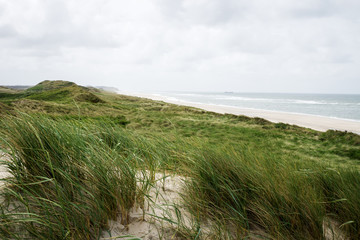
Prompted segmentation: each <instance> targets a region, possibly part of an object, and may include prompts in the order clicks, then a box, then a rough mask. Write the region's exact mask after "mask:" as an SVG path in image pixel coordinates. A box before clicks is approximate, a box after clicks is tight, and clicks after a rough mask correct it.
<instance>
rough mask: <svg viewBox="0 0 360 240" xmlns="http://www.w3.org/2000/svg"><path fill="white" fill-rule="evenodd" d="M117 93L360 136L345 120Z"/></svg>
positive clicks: (353, 123) (355, 124)
mask: <svg viewBox="0 0 360 240" xmlns="http://www.w3.org/2000/svg"><path fill="white" fill-rule="evenodd" d="M118 93H119V94H123V95H129V96H135V97H141V98H148V99H152V100H157V101H164V102H167V103H172V104H177V105H183V106H190V107H196V108H201V109H204V110H206V111H212V112H216V113H221V114H225V113H228V114H235V115H245V116H249V117H260V118H264V119H267V120H269V121H271V122H283V123H288V124H295V125H298V126H301V127H306V128H311V129H314V130H318V131H327V130H329V129H333V130H340V131H348V132H353V133H357V134H360V121H351V120H345V119H338V118H330V117H322V116H315V115H307V114H297V113H285V112H276V111H267V110H258V109H248V108H239V107H231V106H220V105H210V104H200V103H191V102H185V101H176V100H172V99H170V98H167V97H164V96H159V95H153V94H145V93H130V92H118Z"/></svg>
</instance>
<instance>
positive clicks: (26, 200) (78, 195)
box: [0, 115, 149, 239]
mask: <svg viewBox="0 0 360 240" xmlns="http://www.w3.org/2000/svg"><path fill="white" fill-rule="evenodd" d="M1 125H2V134H3V136H4V142H3V144H4V147H5V148H6V149H9V154H10V160H9V161H7V162H6V165H7V167H8V169H9V171H10V173H11V175H12V177H11V178H9V179H7V180H6V183H7V185H8V187H7V188H5V190H4V191H3V192H2V195H3V197H4V199H5V200H7V201H4V202H3V203H2V205H1V211H0V213H1V226H0V238H2V239H7V238H11V239H13V238H19V239H21V238H23V237H26V236H28V237H31V238H36V239H93V238H94V237H95V236H99V234H100V232H101V230H102V229H103V228H106V225H107V221H108V220H109V219H116V217H117V216H118V214H119V213H120V214H121V221H122V222H123V223H127V222H128V211H129V209H130V208H131V207H132V206H133V205H134V203H135V199H136V196H137V195H138V194H140V195H144V192H142V191H143V190H145V189H139V188H138V187H137V185H136V182H137V181H140V180H141V179H137V177H136V176H135V175H136V173H137V171H139V170H141V167H145V166H144V164H138V163H137V160H136V159H137V157H136V155H129V154H126V153H125V150H119V149H117V146H118V145H122V144H128V143H127V141H130V139H131V136H130V135H129V134H128V133H125V132H123V131H121V130H119V131H121V132H117V133H116V134H118V135H120V134H123V135H122V138H121V140H120V139H117V140H116V141H117V144H116V145H115V144H114V143H111V144H110V142H109V141H108V140H107V139H106V138H104V136H107V135H111V136H114V135H115V133H114V132H116V128H114V127H111V126H106V125H105V126H102V128H99V127H95V126H92V125H81V126H79V124H77V123H76V122H74V123H72V122H69V121H66V122H63V121H57V122H55V121H53V120H50V119H47V118H44V117H30V116H26V115H21V116H20V117H17V118H14V117H11V118H7V119H5V120H3V121H2V122H1ZM125 134H127V135H125ZM124 135H125V136H124ZM114 145H115V146H114ZM147 168H149V166H147ZM141 181H142V182H143V180H141Z"/></svg>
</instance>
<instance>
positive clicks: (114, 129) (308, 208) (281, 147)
mask: <svg viewBox="0 0 360 240" xmlns="http://www.w3.org/2000/svg"><path fill="white" fill-rule="evenodd" d="M0 110H1V116H2V119H3V120H2V121H1V124H0V130H1V132H2V136H3V145H2V148H3V149H4V151H9V152H10V156H11V157H10V162H7V163H6V164H7V165H8V167H9V169H10V170H11V173H12V174H13V178H10V179H8V180H7V182H8V185H7V186H8V187H7V188H6V191H5V192H4V193H3V195H4V197H5V200H6V201H4V202H3V203H2V205H1V211H0V214H1V216H2V220H1V222H0V236H1V237H2V238H4V239H6V238H20V239H21V238H22V237H23V236H22V235H21V234H22V233H23V232H27V234H28V235H30V236H32V237H33V238H39V239H48V238H51V236H57V237H58V238H64V239H94V238H96V237H97V236H98V235H99V233H100V232H101V230H102V229H106V224H107V221H108V220H109V219H114V218H116V216H119V213H120V218H121V219H120V221H122V222H123V223H124V224H126V223H128V219H127V214H128V210H129V209H130V208H131V207H132V206H133V205H134V204H135V202H136V201H137V202H139V203H140V205H141V204H142V202H143V201H144V198H146V196H148V194H147V192H148V191H149V189H150V187H151V186H152V181H154V174H155V173H156V172H159V171H165V170H166V171H169V172H172V173H175V174H179V175H183V176H185V177H186V186H187V188H186V190H185V191H184V193H183V201H182V203H181V205H183V206H184V207H185V209H186V210H187V211H188V212H189V214H190V215H191V218H192V219H193V223H194V224H193V225H192V226H190V227H189V226H187V227H185V225H186V224H181V223H180V222H179V225H178V227H177V229H176V231H177V232H178V236H181V237H182V238H185V239H191V238H201V239H205V238H210V239H234V238H235V239H236V238H246V237H247V236H252V235H256V234H257V235H262V236H265V238H270V239H322V238H323V234H324V233H323V222H324V221H326V220H327V219H331V220H333V221H336V222H337V223H338V224H339V225H341V227H340V230H338V229H337V231H342V232H344V233H345V234H346V235H347V236H348V237H349V239H358V238H359V237H360V225H359V223H358V219H360V202H359V199H360V191H359V188H358V186H359V184H360V175H359V166H360V165H359V160H360V157H359V156H360V145H359V144H360V137H359V135H356V134H352V133H348V132H339V131H332V130H329V131H327V132H324V133H322V132H318V131H314V130H311V129H306V128H301V127H298V126H294V125H289V124H284V123H276V124H274V123H271V122H269V121H267V120H264V119H260V118H249V117H246V116H235V115H230V114H225V115H221V114H217V113H212V112H206V111H203V110H200V109H195V108H191V107H185V106H176V105H172V104H167V103H164V102H159V101H151V100H146V99H140V98H135V97H129V96H122V95H117V94H112V93H106V92H102V91H98V90H94V89H89V88H84V87H80V86H77V85H76V84H74V83H71V82H65V81H55V82H51V81H44V82H42V83H40V84H39V85H37V86H35V87H33V88H29V89H27V90H25V91H16V92H11V91H10V92H9V91H7V92H4V93H0ZM139 172H142V173H143V174H136V173H139ZM139 175H140V176H142V178H139ZM139 183H141V184H139ZM7 204H9V205H7ZM14 206H15V207H14ZM19 213H20V214H19ZM14 214H15V215H14ZM175 222H177V221H175ZM204 226H206V227H204ZM207 228H209V229H210V230H209V229H207ZM18 229H22V231H18Z"/></svg>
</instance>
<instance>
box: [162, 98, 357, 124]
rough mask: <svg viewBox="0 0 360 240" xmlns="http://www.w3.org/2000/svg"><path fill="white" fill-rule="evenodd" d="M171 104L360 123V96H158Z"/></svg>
mask: <svg viewBox="0 0 360 240" xmlns="http://www.w3.org/2000/svg"><path fill="white" fill-rule="evenodd" d="M156 95H161V96H163V97H167V98H168V99H171V100H177V101H183V102H193V103H202V104H213V105H222V106H233V107H240V108H250V109H261V110H271V111H278V112H290V113H300V114H310V115H317V116H325V117H332V118H341V119H350V120H355V121H360V94H293V93H237V92H158V93H156Z"/></svg>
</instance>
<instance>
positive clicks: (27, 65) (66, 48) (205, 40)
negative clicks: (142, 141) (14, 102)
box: [0, 0, 360, 93]
mask: <svg viewBox="0 0 360 240" xmlns="http://www.w3.org/2000/svg"><path fill="white" fill-rule="evenodd" d="M359 13H360V1H359V0H301V1H299V0H272V1H269V0H251V1H249V0H247V1H243V0H133V1H129V0H126V1H125V0H96V1H95V0H76V1H73V0H72V1H71V0H26V1H24V0H11V1H10V0H0V53H1V54H0V72H1V79H0V84H1V85H10V84H23V85H33V84H36V83H38V82H40V81H42V80H44V79H63V80H69V81H74V82H76V83H78V84H81V85H107V86H116V87H118V88H119V89H121V90H130V91H158V90H185V91H239V92H249V91H250V92H305V93H306V92H310V93H360V14H359Z"/></svg>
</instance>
